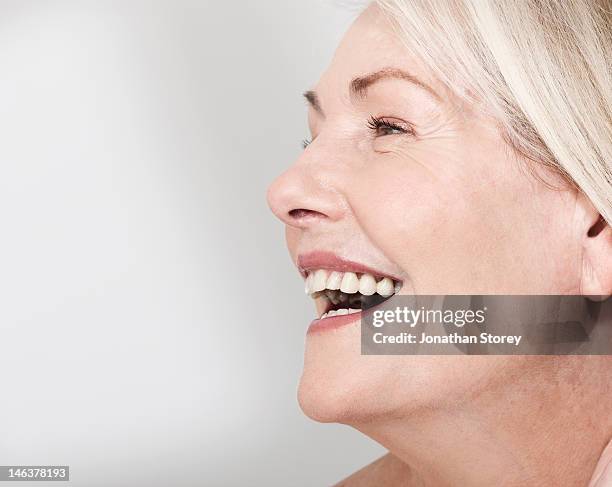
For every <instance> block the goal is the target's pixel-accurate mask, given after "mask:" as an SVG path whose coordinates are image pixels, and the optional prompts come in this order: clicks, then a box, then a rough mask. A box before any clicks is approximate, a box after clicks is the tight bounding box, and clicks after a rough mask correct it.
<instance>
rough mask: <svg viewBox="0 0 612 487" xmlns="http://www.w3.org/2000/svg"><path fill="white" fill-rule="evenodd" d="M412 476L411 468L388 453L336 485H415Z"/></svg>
mask: <svg viewBox="0 0 612 487" xmlns="http://www.w3.org/2000/svg"><path fill="white" fill-rule="evenodd" d="M410 477H411V472H410V468H409V467H408V466H407V465H406V464H405V463H404V462H402V461H401V460H399V459H398V458H397V457H395V456H393V455H391V454H390V453H387V454H386V455H384V456H382V457H380V458H379V459H378V460H376V461H374V462H372V463H370V464H369V465H366V466H365V467H363V468H362V469H361V470H358V471H357V472H355V473H354V474H353V475H351V476H350V477H347V478H345V479H344V480H341V481H340V482H338V483H337V484H336V485H335V486H334V487H372V486H373V485H376V486H377V487H408V486H411V485H414V484H413V483H412V482H411V481H410Z"/></svg>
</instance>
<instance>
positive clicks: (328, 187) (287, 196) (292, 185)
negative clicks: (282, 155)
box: [267, 142, 346, 228]
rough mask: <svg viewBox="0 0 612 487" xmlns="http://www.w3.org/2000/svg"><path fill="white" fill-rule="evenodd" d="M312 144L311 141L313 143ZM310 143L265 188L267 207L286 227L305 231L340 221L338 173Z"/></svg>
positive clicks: (342, 211)
mask: <svg viewBox="0 0 612 487" xmlns="http://www.w3.org/2000/svg"><path fill="white" fill-rule="evenodd" d="M315 143H316V142H313V144H315ZM313 144H311V145H310V146H309V147H308V148H307V149H306V150H305V151H304V152H303V153H302V154H301V156H300V157H299V158H298V159H297V161H295V163H294V164H293V165H292V166H291V167H290V168H288V169H287V170H286V171H285V172H283V173H282V174H281V175H280V176H278V177H277V178H276V179H275V180H274V181H273V182H272V184H271V185H270V187H269V188H268V195H267V196H268V205H269V206H270V208H271V210H272V211H273V213H274V214H275V215H276V216H277V217H278V218H279V219H281V220H282V221H283V222H285V223H286V224H287V225H290V226H295V227H300V228H306V227H308V226H311V225H315V224H316V223H318V222H322V221H336V220H339V219H341V218H342V216H343V214H344V212H345V208H346V205H345V204H344V197H343V195H342V192H341V191H340V181H339V180H338V179H339V174H338V173H337V172H335V171H333V170H332V168H331V166H330V165H329V162H326V160H325V159H320V157H321V154H320V153H317V152H316V151H315V147H314V146H313Z"/></svg>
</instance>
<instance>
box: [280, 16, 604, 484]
mask: <svg viewBox="0 0 612 487" xmlns="http://www.w3.org/2000/svg"><path fill="white" fill-rule="evenodd" d="M388 66H393V67H398V68H400V69H402V70H404V71H407V72H409V73H411V74H413V75H415V76H417V77H418V78H419V79H421V80H423V81H424V82H426V83H427V84H428V85H429V86H431V87H432V88H433V89H434V91H435V92H436V93H438V95H439V97H440V99H441V101H436V100H435V99H434V98H433V97H432V96H431V95H429V94H427V93H426V92H425V91H424V90H421V89H419V88H418V87H416V86H414V85H413V84H411V83H408V82H406V81H403V80H396V79H388V80H383V81H380V82H378V83H376V84H375V85H373V86H372V87H370V88H369V90H368V93H367V96H365V97H362V98H359V99H355V98H354V97H352V96H351V95H350V93H349V89H348V86H349V83H350V81H351V79H353V78H354V77H356V76H361V75H364V74H367V73H370V72H374V71H377V70H380V69H382V68H385V67H388ZM314 90H315V91H316V93H317V95H318V98H319V100H320V103H321V106H322V109H323V111H324V113H325V116H324V117H323V116H321V115H320V114H319V113H317V112H316V111H315V110H312V109H311V110H310V111H309V124H310V129H311V132H312V137H313V141H312V143H311V144H310V145H309V146H308V148H307V149H306V150H305V151H304V153H303V154H302V155H301V157H300V158H299V159H298V160H297V161H296V162H295V164H294V165H293V166H292V167H291V168H290V169H288V170H287V171H286V172H285V173H284V174H283V175H281V176H280V177H279V178H278V179H277V180H276V181H275V182H274V184H273V185H272V187H271V189H270V193H269V199H270V205H271V207H272V209H273V210H274V211H275V213H277V214H278V215H280V216H281V218H283V219H286V218H287V217H286V216H284V215H286V214H287V211H289V210H290V209H295V208H304V209H308V210H311V211H312V212H313V214H312V215H311V216H310V217H309V218H308V219H304V221H301V222H299V223H298V224H295V225H294V224H292V223H291V221H289V222H288V225H287V231H286V237H287V243H288V247H289V250H290V253H291V256H292V258H293V260H294V261H295V260H296V259H297V256H298V255H299V254H300V253H302V252H307V251H310V250H313V249H318V250H331V251H334V252H338V253H339V254H341V255H343V256H345V257H347V258H350V259H351V260H355V261H360V262H364V263H367V264H369V265H372V266H373V267H376V266H377V265H379V266H383V267H384V268H385V269H391V270H394V271H395V272H397V273H398V275H399V277H401V278H402V279H403V281H404V289H403V291H402V293H419V294H453V293H457V294H579V293H580V282H581V272H582V267H581V265H582V255H581V247H580V245H578V244H577V243H576V242H577V232H578V231H579V230H578V229H577V227H576V205H577V203H576V201H577V196H576V193H575V191H573V190H572V189H570V188H567V187H566V186H565V185H564V182H563V181H562V180H561V179H560V178H559V177H558V176H557V175H555V174H553V173H551V172H547V171H545V170H544V169H543V168H537V169H536V170H537V171H538V172H539V174H540V176H541V177H542V178H543V179H544V180H546V181H547V182H548V183H551V184H553V185H555V186H556V188H558V189H551V188H550V186H549V185H546V184H544V183H543V182H542V181H540V180H538V179H537V178H534V177H533V175H532V174H530V172H529V171H528V170H527V169H526V167H527V166H528V165H530V164H533V163H531V162H528V161H526V160H523V159H521V157H519V156H518V155H516V154H515V153H513V152H512V150H511V149H510V148H509V147H508V146H507V145H506V144H505V143H504V140H503V137H502V135H501V134H500V133H499V132H498V130H497V128H496V125H495V122H494V121H493V120H491V119H490V118H487V117H486V116H485V115H484V114H483V113H482V112H481V111H479V110H478V108H477V107H470V106H467V105H465V104H460V103H459V101H458V100H456V99H455V98H453V97H452V96H451V95H450V94H449V92H448V90H446V89H445V88H444V86H442V85H440V83H437V82H436V81H435V80H434V79H433V78H432V77H431V75H430V74H429V73H428V72H427V70H426V69H425V67H424V66H423V64H422V63H421V62H419V60H418V59H416V58H414V57H413V56H411V54H410V53H409V52H408V51H407V50H406V48H405V47H404V46H403V45H402V44H401V43H400V41H399V40H398V39H396V38H395V36H394V35H393V34H392V32H391V30H390V28H389V25H388V24H387V21H386V19H385V18H384V17H383V16H382V14H381V13H380V12H379V11H378V10H377V9H376V8H375V7H369V8H368V9H367V10H366V11H365V12H364V13H362V15H361V16H360V17H359V18H358V19H357V20H356V22H355V23H354V24H353V26H352V27H351V29H350V30H349V31H348V33H347V34H346V36H345V37H344V39H343V40H342V42H341V44H340V46H339V47H338V49H337V52H336V54H335V57H334V58H333V60H332V62H331V64H330V66H329V67H328V69H327V71H326V72H325V73H324V74H323V76H322V77H321V79H320V80H319V81H318V83H317V84H316V86H315V87H314ZM371 116H375V117H388V118H391V119H394V120H399V121H403V122H408V123H409V124H411V125H412V126H414V128H415V132H416V135H414V136H412V135H408V134H392V135H384V136H375V135H374V134H373V131H372V130H371V129H370V128H368V126H367V122H368V119H369V118H370V117H371ZM587 360H588V362H589V365H590V366H591V367H592V368H593V369H592V371H594V372H593V373H592V374H591V375H590V377H589V378H588V379H587V380H589V381H590V380H595V378H597V377H600V378H601V377H605V376H606V375H605V374H606V373H609V371H610V370H609V363H610V362H609V361H607V360H606V358H597V357H590V358H588V359H587ZM581 364H583V358H579V357H519V356H510V357H507V356H470V357H465V356H362V355H361V354H360V331H359V328H358V324H356V325H353V326H345V327H342V328H338V329H337V330H333V331H332V332H329V333H321V334H312V335H308V337H307V341H306V351H305V361H304V372H303V375H302V378H301V381H300V387H299V401H300V405H301V407H302V409H303V410H304V412H305V413H306V414H307V415H309V416H310V417H312V418H314V419H316V420H318V421H324V422H341V423H345V424H350V425H352V426H354V427H356V428H358V429H359V430H361V431H363V432H364V433H366V434H368V435H369V436H371V437H373V438H375V439H376V440H377V441H380V442H381V443H382V444H383V445H385V446H387V447H389V448H395V450H394V453H397V454H398V455H401V456H402V458H405V459H411V461H412V462H413V467H414V469H411V470H410V471H411V472H412V473H411V475H412V477H411V478H412V479H413V481H412V482H413V483H411V484H410V485H447V481H448V478H447V477H445V476H444V475H445V472H444V469H443V468H442V467H440V466H439V465H438V466H436V462H435V458H432V456H431V452H435V451H436V450H437V449H439V451H440V452H442V451H445V450H444V449H445V448H447V449H448V450H449V451H451V450H452V451H454V450H453V449H456V450H461V449H462V448H463V445H464V444H465V443H467V442H468V440H469V439H471V436H472V435H474V436H477V434H478V433H480V434H481V435H482V438H484V439H481V441H479V442H477V444H476V446H474V451H475V452H476V451H479V452H481V457H480V459H481V462H480V463H482V472H483V477H484V479H485V480H484V481H483V483H478V482H477V481H476V480H474V479H472V478H471V477H470V475H472V474H473V472H471V473H468V472H464V471H463V470H462V469H461V468H456V469H453V470H452V471H453V472H454V473H453V474H454V475H455V477H451V478H454V479H455V481H459V480H460V479H463V480H464V482H465V483H459V484H449V485H514V484H512V475H510V474H508V476H507V479H509V480H508V481H507V483H506V484H502V483H501V482H500V481H499V477H498V476H497V477H496V474H495V472H496V471H495V468H497V469H499V468H502V467H501V465H504V466H505V467H507V469H508V471H510V472H517V471H518V472H519V473H518V474H517V476H516V478H514V481H516V485H535V484H532V483H530V481H528V480H529V479H530V478H531V477H528V476H527V472H529V475H532V474H534V472H535V474H534V475H536V476H535V477H534V478H536V479H540V480H541V479H542V478H544V479H548V480H550V479H551V478H552V477H550V475H553V474H551V473H550V472H548V471H543V469H544V470H545V467H542V466H541V465H540V464H539V463H538V462H536V461H535V460H526V459H524V458H522V456H521V455H519V454H518V453H517V452H516V451H515V450H513V448H515V447H516V448H520V445H521V444H522V442H523V441H524V442H526V443H528V444H534V443H535V444H538V441H540V440H538V438H539V437H540V436H542V434H543V431H549V432H555V431H556V430H555V429H554V425H551V424H550V418H551V414H553V413H554V412H556V411H558V407H559V404H560V402H561V401H562V400H567V398H566V397H565V396H564V395H563V393H562V391H561V389H560V387H561V386H560V385H559V384H561V385H562V384H563V383H564V380H563V379H564V378H567V377H574V375H573V374H572V372H571V371H572V370H574V369H573V367H579V368H580V367H582V365H581ZM568 370H569V371H570V372H568ZM590 400H592V398H590V397H586V396H585V395H583V396H581V397H575V398H572V399H571V404H570V406H571V408H580V407H581V406H585V405H588V408H591V409H590V410H591V411H594V414H595V413H596V411H597V410H598V407H599V406H598V407H592V405H591V403H590V402H589V401H590ZM606 404H607V406H605V407H609V402H608V403H606ZM603 407H604V405H603V404H602V405H601V408H603ZM504 408H510V410H511V411H512V412H513V414H512V415H510V417H505V416H503V415H500V414H499V411H500V409H504ZM462 421H463V422H462ZM537 421H541V424H542V428H541V429H540V430H538V429H535V430H534V428H533V424H534V422H537ZM399 425H401V426H399ZM466 425H469V426H466ZM606 425H607V426H606V428H607V429H608V430H610V428H612V425H610V422H609V421H608V423H606ZM497 428H500V429H501V432H499V431H497ZM604 429H605V428H604ZM394 431H395V432H400V431H401V432H402V433H394ZM555 434H556V433H555ZM570 436H571V439H567V438H566V439H567V441H566V442H560V443H559V444H558V445H553V446H549V447H547V449H548V450H550V451H549V453H550V454H551V455H554V454H556V453H559V451H561V450H562V449H563V448H566V447H568V442H569V441H570V440H571V441H574V435H570ZM408 437H409V438H410V440H409V441H407V444H406V442H405V443H402V438H403V439H406V438H408ZM501 441H503V443H501ZM576 441H578V440H576ZM601 441H603V438H602V440H601ZM599 442H600V441H599V439H597V440H596V441H595V443H596V444H597V445H599ZM428 452H429V454H428ZM585 455H586V454H585ZM433 456H434V457H435V456H436V455H433ZM394 458H395V457H394ZM467 459H468V455H467V453H466V454H465V457H464V456H463V453H456V454H455V455H449V456H448V463H449V464H452V463H453V461H457V462H460V461H462V460H465V462H468V460H467ZM489 460H490V461H491V464H492V465H497V466H496V467H493V466H491V471H490V472H489V470H487V469H488V468H489V467H488V461H489ZM388 461H389V464H390V465H394V466H395V467H397V462H399V460H397V458H395V459H390V460H388ZM578 461H581V462H582V464H581V468H582V469H583V470H580V471H579V473H578V474H576V475H578V477H577V478H576V477H573V476H572V475H573V474H571V473H567V472H566V471H565V469H563V468H561V469H559V472H563V473H564V474H565V475H566V479H567V481H565V480H564V481H563V483H554V482H553V483H549V484H547V485H560V486H561V485H581V484H580V481H583V480H584V475H586V473H584V471H585V470H588V467H589V466H590V463H589V462H591V463H592V458H591V456H588V455H586V456H585V458H583V457H580V456H579V458H577V459H576V462H578ZM569 464H571V466H573V463H572V462H571V461H570V462H569V463H566V467H567V466H568V465H569ZM377 465H378V464H377ZM584 465H586V466H587V468H586V469H585V468H584ZM591 466H593V465H591ZM395 467H394V470H393V471H397V472H400V473H397V474H394V475H396V476H399V477H401V478H403V479H404V480H405V473H406V472H404V473H401V472H402V471H403V470H402V468H395ZM465 468H466V469H468V468H469V465H466V466H465ZM568 468H569V467H568ZM373 469H374V470H375V471H380V468H379V465H378V466H375V467H373ZM377 469H378V470H377ZM512 469H514V470H512ZM472 470H473V469H472ZM576 470H579V469H576ZM415 472H416V473H415ZM497 473H499V470H498V471H497ZM360 475H361V476H363V475H365V476H366V477H365V478H367V479H369V478H370V477H368V475H374V474H372V472H371V471H369V470H366V471H364V472H361V473H359V474H358V475H357V477H355V478H353V479H349V480H347V482H348V483H345V484H342V485H347V486H348V485H362V484H360V483H358V482H359V481H362V480H360V479H362V477H360ZM538 475H539V477H538ZM400 480H401V479H400ZM400 480H397V482H396V483H392V482H393V479H385V483H384V485H403V484H401V483H399V482H400ZM481 480H482V479H481ZM485 481H486V482H492V483H489V484H486V483H484V482H485ZM574 481H575V482H577V483H575V484H571V483H566V482H574ZM351 482H352V483H351ZM381 482H382V480H381ZM388 482H391V483H388ZM417 482H421V483H417ZM520 482H523V483H522V484H521V483H520ZM555 482H556V480H555ZM559 482H561V481H559ZM363 485H365V484H363ZM369 485H372V484H371V483H370V484H369ZM380 485H383V483H381V484H380ZM537 485H544V484H541V483H540V484H537Z"/></svg>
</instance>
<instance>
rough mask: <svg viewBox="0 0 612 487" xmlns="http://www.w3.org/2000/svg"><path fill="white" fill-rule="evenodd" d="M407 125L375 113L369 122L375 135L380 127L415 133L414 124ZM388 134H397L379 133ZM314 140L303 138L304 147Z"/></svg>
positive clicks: (404, 132)
mask: <svg viewBox="0 0 612 487" xmlns="http://www.w3.org/2000/svg"><path fill="white" fill-rule="evenodd" d="M407 125H408V127H407V128H406V127H402V126H401V125H398V124H396V123H394V122H390V121H389V120H385V119H383V118H379V117H375V116H374V115H372V116H371V117H370V119H369V120H368V123H367V126H368V128H369V129H370V130H372V131H374V134H375V135H376V132H378V130H380V129H388V130H397V131H399V132H400V133H401V134H408V135H415V132H414V129H413V128H412V126H411V125H410V124H407ZM386 135H397V134H382V135H378V137H385V136H386ZM312 141H313V139H303V140H302V148H303V149H306V147H308V146H309V145H310V144H311V142H312Z"/></svg>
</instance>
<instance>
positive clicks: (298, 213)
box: [289, 208, 323, 220]
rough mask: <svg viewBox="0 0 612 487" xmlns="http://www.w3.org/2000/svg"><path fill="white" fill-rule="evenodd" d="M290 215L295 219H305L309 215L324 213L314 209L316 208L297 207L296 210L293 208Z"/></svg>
mask: <svg viewBox="0 0 612 487" xmlns="http://www.w3.org/2000/svg"><path fill="white" fill-rule="evenodd" d="M289 216H290V217H291V218H293V219H294V220H303V219H305V218H308V217H314V216H323V214H322V213H319V212H318V211H314V210H307V209H305V208H296V209H295V210H291V211H290V212H289Z"/></svg>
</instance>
